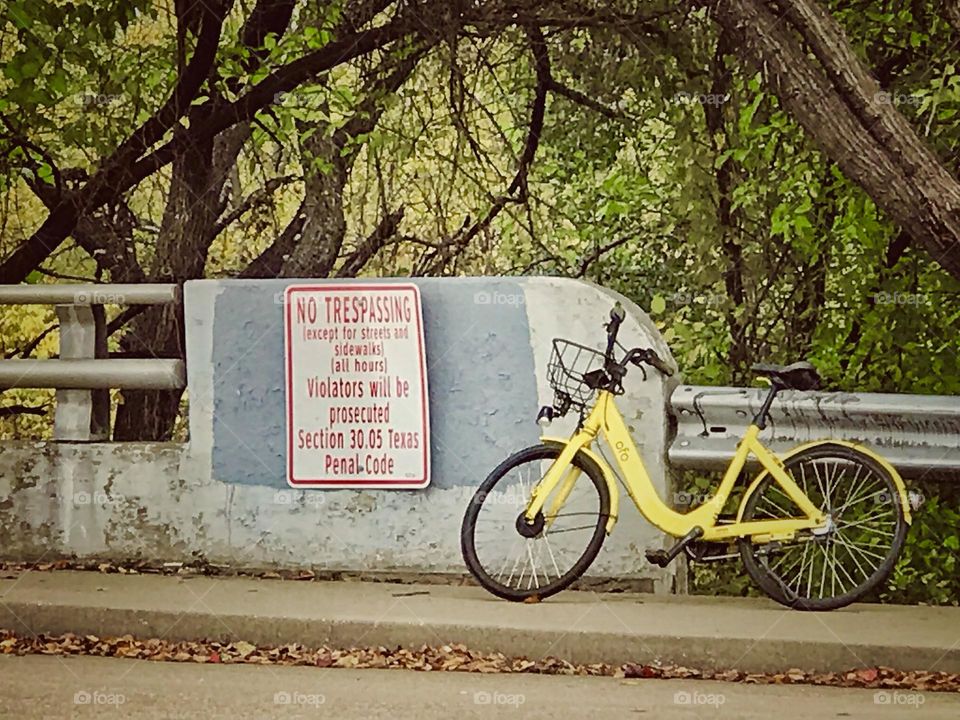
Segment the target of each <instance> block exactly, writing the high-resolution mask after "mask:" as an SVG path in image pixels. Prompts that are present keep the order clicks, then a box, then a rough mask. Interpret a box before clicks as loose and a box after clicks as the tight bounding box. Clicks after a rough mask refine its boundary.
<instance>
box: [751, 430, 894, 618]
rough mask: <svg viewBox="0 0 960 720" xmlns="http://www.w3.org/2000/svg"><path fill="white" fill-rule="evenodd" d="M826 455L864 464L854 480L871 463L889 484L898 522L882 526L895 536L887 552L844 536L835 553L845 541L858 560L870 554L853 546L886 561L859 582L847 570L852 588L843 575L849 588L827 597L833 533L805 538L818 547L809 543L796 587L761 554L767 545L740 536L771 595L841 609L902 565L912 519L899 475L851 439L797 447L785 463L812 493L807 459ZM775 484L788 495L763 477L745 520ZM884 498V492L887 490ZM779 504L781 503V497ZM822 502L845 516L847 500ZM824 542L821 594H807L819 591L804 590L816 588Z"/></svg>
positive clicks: (754, 574) (794, 603)
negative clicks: (902, 496) (848, 442)
mask: <svg viewBox="0 0 960 720" xmlns="http://www.w3.org/2000/svg"><path fill="white" fill-rule="evenodd" d="M824 460H835V461H840V462H844V463H847V464H848V465H849V466H852V467H854V468H859V470H857V472H856V474H855V476H854V477H855V480H854V482H857V480H856V478H858V476H859V473H860V472H862V470H863V469H866V470H867V472H868V473H869V474H872V476H873V477H875V478H876V479H878V480H879V481H880V484H881V485H882V486H883V490H882V493H883V495H885V497H886V501H887V504H889V507H890V517H891V519H892V521H893V527H892V528H891V529H889V530H883V531H881V532H883V533H884V534H886V533H888V532H889V535H890V538H891V540H890V546H889V548H888V549H887V550H886V551H885V552H884V554H883V555H882V556H879V555H876V553H873V552H872V551H864V550H862V549H857V548H856V547H855V546H856V545H857V543H855V542H853V544H851V542H852V541H850V542H848V540H841V541H839V542H836V544H835V546H834V558H836V556H837V553H836V547H840V548H841V550H842V551H843V552H846V553H847V556H848V557H849V558H851V559H853V560H854V562H855V563H856V564H857V565H858V566H861V560H862V561H864V562H865V561H866V560H865V557H866V556H861V557H860V558H859V559H858V557H857V555H856V554H855V552H853V550H856V552H857V553H869V554H872V555H876V556H877V557H882V561H881V562H879V563H877V565H876V567H875V568H874V569H873V571H872V572H871V573H870V574H869V575H868V576H866V577H864V578H863V580H862V581H860V582H854V579H853V577H851V576H850V575H849V573H847V580H850V581H851V582H852V584H853V587H852V588H851V589H849V590H845V586H844V585H843V580H841V581H840V583H841V589H844V590H845V591H844V592H841V593H840V594H837V595H835V594H833V593H832V592H831V594H830V595H829V596H827V597H824V596H823V590H824V587H825V584H826V568H827V565H828V562H827V561H828V560H829V557H830V555H829V549H830V547H831V545H830V540H829V539H827V540H824V541H820V540H818V539H817V538H812V536H811V537H810V538H806V539H805V542H806V543H814V545H812V547H814V548H815V549H814V550H813V551H810V550H809V547H804V548H803V555H802V557H801V561H800V570H799V573H798V575H799V576H800V577H799V582H797V587H796V589H794V587H793V583H792V582H789V581H788V582H785V581H784V578H782V577H781V576H780V575H779V574H778V573H776V572H774V571H772V569H771V567H770V565H769V562H768V560H767V559H766V556H764V555H763V554H761V548H762V546H763V544H761V543H753V542H752V541H751V539H750V538H749V537H745V538H740V539H739V546H740V557H741V559H742V561H743V565H744V567H745V569H746V571H747V573H748V574H749V575H750V577H751V578H752V579H753V581H754V582H755V583H756V584H757V586H758V587H759V588H760V589H761V590H763V591H764V592H765V593H766V594H767V595H769V596H770V597H771V598H773V599H774V600H776V601H777V602H778V603H780V604H782V605H786V606H787V607H791V608H795V609H798V610H836V609H839V608H842V607H845V606H847V605H849V604H851V603H853V602H856V601H857V600H859V599H861V598H863V597H864V596H865V595H867V594H869V593H870V592H872V591H873V590H875V589H876V588H877V587H878V586H880V585H881V583H883V582H884V581H886V579H887V578H888V577H889V576H890V573H891V572H892V571H893V568H894V565H896V562H897V559H898V558H899V556H900V552H901V550H902V549H903V544H904V541H905V539H906V535H907V531H908V530H909V526H908V525H907V522H906V518H905V516H904V512H903V506H902V504H901V502H900V495H899V489H898V487H897V484H896V483H895V482H894V479H893V477H892V476H891V475H890V473H889V472H888V471H887V470H886V469H885V468H884V467H883V466H882V465H881V464H880V463H878V462H877V461H876V460H875V459H874V458H872V457H871V456H869V455H867V454H866V453H862V452H860V451H858V450H856V449H854V448H851V447H848V446H846V445H838V444H835V443H824V444H821V445H816V446H814V447H811V448H808V449H807V450H804V451H802V452H800V453H797V454H796V455H793V456H791V457H789V458H787V459H786V460H785V462H784V469H785V470H787V472H788V473H790V475H791V477H792V478H793V479H794V481H795V482H797V484H798V485H801V487H802V488H804V491H805V492H807V493H808V495H810V492H809V488H808V487H806V486H807V485H808V483H807V481H806V474H805V473H804V472H803V470H802V468H803V467H804V466H803V463H808V462H812V461H821V464H822V461H824ZM838 464H839V463H838ZM814 467H816V466H814ZM797 468H800V473H801V474H802V475H803V480H802V482H801V481H799V480H798V479H797V477H796V474H797V473H796V469H797ZM868 476H869V475H868ZM820 480H821V479H820V477H819V475H818V476H817V484H818V485H821V482H820ZM860 482H861V483H862V482H863V481H860ZM771 488H776V490H777V492H780V493H781V496H783V497H785V495H783V493H782V491H780V490H779V486H778V485H777V484H776V481H775V480H774V479H773V477H771V476H768V477H767V478H765V479H764V480H762V481H761V483H760V484H759V485H758V486H757V488H756V490H755V491H754V492H753V494H752V495H751V496H750V497H749V498H748V499H747V501H746V504H745V505H744V512H743V520H744V521H749V520H752V519H754V517H755V513H756V512H757V509H758V506H759V504H760V502H761V501H762V500H763V497H764V494H765V493H766V492H767V491H769V490H770V489H771ZM820 490H823V487H820ZM830 490H831V487H830V484H829V483H827V485H826V493H825V494H826V495H827V496H829V494H830ZM853 491H854V487H850V488H848V490H847V496H846V502H847V504H848V505H849V504H851V503H852V501H850V500H849V496H850V493H852V492H853ZM768 497H769V495H768ZM818 497H819V496H818ZM811 499H814V498H811ZM869 499H870V498H869V496H868V497H866V498H865V500H869ZM881 499H882V496H881ZM876 502H877V501H874V503H875V504H876ZM773 504H774V505H777V503H775V502H774V503H773ZM815 504H816V502H815ZM822 505H826V507H823V506H821V509H823V510H825V511H833V510H836V509H839V510H840V511H841V512H840V514H841V516H842V511H843V510H844V507H843V506H842V505H841V506H833V507H831V499H830V498H829V497H828V498H826V499H825V500H824V502H823V503H822ZM866 507H869V506H866ZM757 519H763V518H757ZM841 520H842V518H841ZM865 523H866V521H863V520H861V521H856V520H854V521H853V522H852V523H851V522H847V523H841V524H838V525H837V529H836V531H835V532H834V534H832V535H831V534H827V535H825V536H824V537H825V538H831V537H833V538H836V536H837V535H840V534H841V533H842V532H843V531H844V530H846V529H850V528H853V527H858V526H859V527H865ZM818 542H819V543H820V544H821V547H820V548H819V552H820V553H822V554H823V558H824V559H823V560H822V562H821V565H820V567H821V583H820V596H819V597H809V596H807V595H812V594H813V593H812V592H808V593H807V594H806V595H805V594H802V593H801V590H804V589H806V590H807V591H812V590H813V582H812V580H813V579H814V578H813V571H814V570H815V567H816V566H815V564H814V563H815V560H816V558H815V557H813V554H814V553H817V552H818V550H817V545H816V543H818ZM824 545H825V546H826V547H827V549H824V548H823V546H824ZM788 547H790V548H791V549H795V548H796V547H800V546H799V545H798V544H797V542H796V541H794V542H793V543H792V544H788ZM868 547H869V546H868ZM851 548H852V549H851ZM872 549H876V548H872ZM808 552H809V553H810V554H811V558H810V574H809V577H808V580H807V583H806V585H804V583H803V577H802V575H803V574H804V568H805V565H804V562H805V561H806V558H807V554H808ZM817 557H819V556H817ZM793 567H794V568H795V567H796V565H794V566H793ZM861 570H862V567H861ZM844 572H846V570H844ZM837 577H839V575H836V574H834V575H833V576H831V578H830V581H831V589H833V588H834V587H835V586H836V578H837Z"/></svg>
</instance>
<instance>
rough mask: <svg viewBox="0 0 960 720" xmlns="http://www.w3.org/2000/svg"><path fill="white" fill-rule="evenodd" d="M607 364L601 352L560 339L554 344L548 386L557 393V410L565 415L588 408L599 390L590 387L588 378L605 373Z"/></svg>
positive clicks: (555, 395)
mask: <svg viewBox="0 0 960 720" xmlns="http://www.w3.org/2000/svg"><path fill="white" fill-rule="evenodd" d="M605 362H606V361H605V358H604V356H603V353H602V352H600V351H599V350H595V349H593V348H590V347H587V346H586V345H581V344H579V343H575V342H571V341H570V340H562V339H560V338H556V339H555V340H554V341H553V351H552V352H551V353H550V362H549V363H547V382H549V383H550V387H551V388H552V389H553V395H554V407H555V408H556V409H557V410H558V411H560V414H561V415H562V414H564V413H566V412H567V410H569V409H570V408H571V407H576V408H579V409H580V410H583V409H585V408H586V406H587V403H589V402H590V400H591V399H593V396H594V394H595V393H596V388H593V387H590V386H589V385H588V384H587V382H586V381H585V380H584V376H585V375H587V374H588V373H590V372H592V371H594V370H602V369H603V368H604V365H605Z"/></svg>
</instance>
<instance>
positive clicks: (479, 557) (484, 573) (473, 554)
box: [460, 445, 610, 601]
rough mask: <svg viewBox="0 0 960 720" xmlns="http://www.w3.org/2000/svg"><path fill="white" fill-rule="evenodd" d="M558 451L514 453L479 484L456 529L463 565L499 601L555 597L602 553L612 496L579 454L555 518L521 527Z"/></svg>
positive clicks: (532, 449) (596, 470) (547, 507)
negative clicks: (574, 478)
mask: <svg viewBox="0 0 960 720" xmlns="http://www.w3.org/2000/svg"><path fill="white" fill-rule="evenodd" d="M560 451H561V448H560V447H558V446H554V445H535V446H533V447H530V448H527V449H526V450H521V451H520V452H518V453H516V454H514V455H511V456H510V457H509V458H507V459H506V460H505V461H504V462H503V463H501V464H500V465H499V466H497V467H496V468H495V469H494V470H493V472H492V473H490V475H489V477H487V479H486V480H484V481H483V483H482V484H481V485H480V487H479V488H478V489H477V492H476V494H475V495H474V496H473V498H472V499H471V501H470V505H469V506H468V507H467V511H466V514H465V515H464V518H463V525H462V527H461V530H460V545H461V549H462V551H463V559H464V562H466V564H467V568H468V569H469V570H470V573H471V574H472V575H473V577H474V578H476V580H477V582H478V583H480V585H482V586H483V587H484V588H485V589H486V590H487V591H489V592H491V593H493V594H494V595H496V596H497V597H501V598H504V599H506V600H514V601H522V600H527V599H528V598H532V597H537V598H545V597H548V596H550V595H554V594H555V593H558V592H560V591H561V590H563V589H564V588H566V587H568V586H569V585H570V584H571V583H573V582H574V581H575V580H576V579H577V578H579V577H580V576H581V575H582V574H583V573H584V572H585V571H586V570H587V568H588V567H590V564H591V563H592V562H593V560H594V558H596V556H597V553H598V552H600V547H601V546H602V545H603V540H604V537H605V535H606V523H607V518H608V517H609V516H610V494H609V491H608V489H607V485H606V483H605V482H604V479H603V475H602V473H601V471H600V469H599V468H597V467H596V465H595V464H594V463H593V462H591V461H590V460H589V458H587V457H586V456H585V455H583V454H582V453H578V454H577V456H576V457H575V458H574V460H573V464H572V466H571V468H572V469H575V470H577V471H579V472H580V473H581V477H578V478H577V481H576V483H575V484H574V486H573V489H572V490H571V492H570V494H569V496H568V497H567V499H566V500H565V502H564V503H563V504H562V506H561V507H560V508H558V509H557V510H556V511H555V512H554V514H553V516H552V517H544V515H543V513H541V514H540V515H539V516H538V518H537V521H536V523H535V524H534V527H533V528H532V529H530V528H529V526H528V527H527V528H522V527H521V524H525V523H524V521H522V520H520V516H521V514H522V513H523V511H524V509H525V508H526V505H527V503H528V501H529V499H530V494H531V491H532V490H533V488H534V487H535V486H536V484H537V483H539V482H540V480H541V479H542V478H543V476H544V474H545V473H546V471H547V470H548V469H549V467H550V466H551V464H552V463H553V461H554V460H556V459H557V457H558V456H559V455H560ZM582 475H586V476H587V477H586V478H583V477H582ZM561 485H562V482H561ZM558 492H559V486H558V489H557V490H554V492H553V493H551V495H550V497H548V498H547V502H546V503H545V504H544V509H545V511H546V512H547V513H549V512H550V511H551V510H550V509H551V503H552V502H553V500H554V498H555V497H556V496H557V493H558ZM548 521H552V522H548ZM521 530H523V533H521ZM526 535H531V536H530V537H527V536H526Z"/></svg>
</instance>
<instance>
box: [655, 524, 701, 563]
mask: <svg viewBox="0 0 960 720" xmlns="http://www.w3.org/2000/svg"><path fill="white" fill-rule="evenodd" d="M701 537H703V528H702V527H700V526H699V525H698V526H697V527H695V528H693V530H691V531H690V532H688V533H687V534H686V535H684V536H683V537H682V538H680V540H679V541H677V543H676V544H675V545H674V546H673V547H672V548H670V549H669V550H647V551H646V552H645V553H644V555H645V556H646V558H647V562H651V563H653V564H654V565H659V566H660V567H666V566H667V565H669V564H670V563H672V562H673V561H674V560H675V559H676V558H677V555H679V554H680V553H682V552H683V549H684V548H685V547H687V545H689V544H690V543H692V542H694V541H695V540H698V539H699V538H701Z"/></svg>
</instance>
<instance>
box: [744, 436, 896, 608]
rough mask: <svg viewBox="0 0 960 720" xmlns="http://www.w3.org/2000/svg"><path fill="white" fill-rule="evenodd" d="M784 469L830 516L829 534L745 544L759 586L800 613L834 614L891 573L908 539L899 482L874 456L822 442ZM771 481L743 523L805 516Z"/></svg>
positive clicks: (823, 530) (824, 531)
mask: <svg viewBox="0 0 960 720" xmlns="http://www.w3.org/2000/svg"><path fill="white" fill-rule="evenodd" d="M784 469H785V470H786V471H787V473H788V474H789V475H790V477H791V478H792V479H793V481H794V482H796V483H797V485H799V486H800V488H801V489H802V490H803V491H804V493H806V495H807V497H808V498H810V500H811V501H812V502H813V504H814V505H816V506H818V507H819V508H820V510H821V511H822V512H823V513H825V514H826V515H827V518H828V522H827V526H826V527H825V528H821V529H818V530H817V531H816V532H814V531H803V532H801V533H798V534H797V536H796V537H795V538H794V539H793V540H791V541H783V542H771V543H753V542H751V540H750V538H742V539H741V540H740V556H741V558H742V560H743V564H744V567H746V570H747V572H748V573H749V574H750V576H751V577H752V578H753V580H754V582H756V583H757V585H759V586H760V588H761V589H762V590H763V591H764V592H766V593H767V594H768V595H769V596H770V597H772V598H773V599H774V600H776V601H777V602H779V603H782V604H784V605H787V606H789V607H793V608H797V609H799V610H835V609H837V608H841V607H844V606H845V605H849V604H850V603H852V602H855V601H857V600H859V599H860V598H862V597H863V596H864V595H867V594H868V593H870V592H871V591H872V590H874V589H876V588H877V587H878V586H879V585H880V584H881V583H883V582H884V581H885V580H886V579H887V577H888V576H889V575H890V572H891V571H892V570H893V566H894V564H896V562H897V557H898V556H899V555H900V550H901V549H902V548H903V543H904V540H905V538H906V535H907V522H906V519H905V517H904V513H903V505H902V504H901V500H900V493H899V490H898V487H897V484H896V483H895V482H894V479H893V478H892V477H891V476H890V473H889V472H887V470H886V469H885V468H884V467H883V466H882V465H881V464H880V463H878V462H877V461H876V460H874V459H873V458H872V457H870V456H869V455H867V454H865V453H862V452H859V451H858V450H855V449H854V448H851V447H847V446H846V445H836V444H833V443H824V444H822V445H816V446H814V447H811V448H810V449H808V450H805V451H803V452H800V453H798V454H796V455H794V456H792V457H790V458H788V459H787V460H786V461H785V462H784ZM802 516H803V513H802V512H801V511H800V509H799V508H797V507H796V505H794V503H793V501H792V500H791V499H790V498H789V497H788V496H787V495H786V493H785V492H784V491H783V490H782V489H781V487H780V486H779V485H778V484H777V482H776V481H775V480H774V479H773V478H772V477H769V476H768V477H767V478H766V479H765V480H763V481H762V482H761V483H760V484H759V485H758V486H757V488H756V490H755V491H754V492H753V494H752V495H751V496H750V497H749V498H748V499H747V502H746V505H745V506H744V513H743V519H744V520H769V519H776V518H785V517H802Z"/></svg>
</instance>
